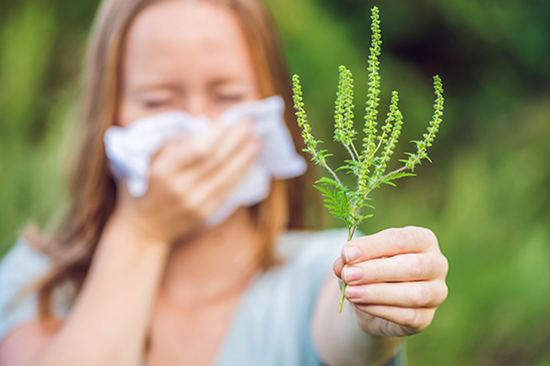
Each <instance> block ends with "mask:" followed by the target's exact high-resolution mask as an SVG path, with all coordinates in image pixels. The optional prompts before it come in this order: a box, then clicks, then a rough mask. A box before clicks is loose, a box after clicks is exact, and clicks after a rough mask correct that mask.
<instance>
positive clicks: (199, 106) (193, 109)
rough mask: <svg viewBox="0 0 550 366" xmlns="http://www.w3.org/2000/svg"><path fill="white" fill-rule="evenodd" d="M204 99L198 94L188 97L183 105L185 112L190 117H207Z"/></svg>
mask: <svg viewBox="0 0 550 366" xmlns="http://www.w3.org/2000/svg"><path fill="white" fill-rule="evenodd" d="M206 102H207V100H206V98H205V97H204V96H202V95H200V94H198V93H197V94H192V95H189V96H188V98H187V100H186V103H185V111H186V112H187V113H189V114H190V115H192V116H200V115H208V111H207V108H206Z"/></svg>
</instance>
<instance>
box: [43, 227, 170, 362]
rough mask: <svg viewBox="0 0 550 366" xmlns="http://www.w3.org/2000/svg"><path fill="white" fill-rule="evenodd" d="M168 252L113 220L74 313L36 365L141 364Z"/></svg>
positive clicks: (163, 244) (100, 244) (102, 239)
mask: <svg viewBox="0 0 550 366" xmlns="http://www.w3.org/2000/svg"><path fill="white" fill-rule="evenodd" d="M168 250H169V247H168V245H166V244H165V243H161V242H152V241H151V240H150V239H146V238H144V237H140V235H138V233H136V232H135V231H134V230H132V228H131V227H130V226H128V225H126V224H125V223H124V221H123V220H121V218H120V217H113V219H112V220H111V221H110V222H109V224H108V225H107V227H106V229H105V231H104V234H103V236H102V238H101V240H100V243H99V246H98V248H97V250H96V253H95V256H94V259H93V261H92V266H91V269H90V272H89V273H88V276H87V279H86V281H85V283H84V286H83V288H82V290H81V292H80V294H79V296H78V298H77V299H76V301H75V304H74V306H73V308H72V310H71V313H70V314H69V316H68V317H67V319H66V320H65V322H64V325H63V327H62V329H61V331H60V332H59V333H58V334H57V335H56V336H55V337H54V338H53V340H52V342H51V343H50V345H49V346H48V347H47V349H46V350H45V352H44V353H43V356H42V357H41V358H40V360H39V362H37V364H38V365H40V366H46V365H56V366H61V365H80V366H85V365H132V366H135V365H138V364H139V363H140V362H141V358H142V357H143V354H142V350H143V344H144V340H145V334H146V331H147V326H148V322H149V318H150V314H151V310H152V307H153V305H154V300H155V298H156V292H157V288H158V283H159V281H160V278H161V276H162V273H163V269H164V265H165V262H166V257H167V255H168Z"/></svg>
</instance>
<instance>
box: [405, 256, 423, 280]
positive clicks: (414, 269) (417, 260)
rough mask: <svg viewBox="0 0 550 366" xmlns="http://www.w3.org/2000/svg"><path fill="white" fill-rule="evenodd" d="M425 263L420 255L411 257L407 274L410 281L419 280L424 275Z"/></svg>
mask: <svg viewBox="0 0 550 366" xmlns="http://www.w3.org/2000/svg"><path fill="white" fill-rule="evenodd" d="M425 265H426V264H425V261H424V259H423V258H422V256H420V255H414V256H411V258H410V259H409V270H408V272H409V273H408V274H409V277H410V278H411V279H421V278H422V277H423V274H424V266H425Z"/></svg>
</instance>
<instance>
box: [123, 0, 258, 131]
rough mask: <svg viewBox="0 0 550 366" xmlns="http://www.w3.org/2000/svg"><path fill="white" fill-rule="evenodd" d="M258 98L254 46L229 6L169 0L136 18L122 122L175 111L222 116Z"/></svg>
mask: <svg viewBox="0 0 550 366" xmlns="http://www.w3.org/2000/svg"><path fill="white" fill-rule="evenodd" d="M257 99H260V93H259V90H258V84H257V80H256V74H255V71H254V68H253V64H252V60H251V56H250V53H249V50H248V46H247V43H246V41H245V38H244V35H243V34H242V31H241V29H240V27H239V25H238V23H237V21H236V19H235V18H234V16H233V15H232V13H231V12H230V11H229V10H228V9H225V8H223V7H222V6H220V5H216V4H212V3H209V2H187V1H166V2H161V3H158V4H155V5H152V6H150V7H149V8H147V9H145V10H144V11H142V12H141V13H140V14H139V15H138V16H137V17H136V19H135V20H134V22H133V23H132V26H131V27H130V29H129V33H128V36H127V43H126V49H125V50H124V54H123V61H122V94H121V101H120V103H121V104H120V106H119V107H120V108H119V113H118V121H117V124H119V125H120V126H123V127H124V126H127V125H128V124H130V123H132V122H133V121H135V120H136V119H138V118H141V117H145V116H149V115H152V114H157V113H160V112H166V111H170V110H184V111H186V112H188V113H190V114H192V115H206V116H207V117H210V118H216V117H218V116H219V115H220V114H221V112H223V111H224V110H225V109H227V108H228V107H230V106H232V105H235V104H238V103H242V102H245V101H250V100H257Z"/></svg>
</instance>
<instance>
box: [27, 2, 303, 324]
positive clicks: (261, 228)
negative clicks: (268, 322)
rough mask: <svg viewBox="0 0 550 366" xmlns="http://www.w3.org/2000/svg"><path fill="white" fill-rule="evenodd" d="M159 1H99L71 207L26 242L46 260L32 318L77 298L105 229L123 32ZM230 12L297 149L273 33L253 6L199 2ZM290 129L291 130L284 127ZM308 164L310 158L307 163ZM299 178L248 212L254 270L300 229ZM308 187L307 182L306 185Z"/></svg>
mask: <svg viewBox="0 0 550 366" xmlns="http://www.w3.org/2000/svg"><path fill="white" fill-rule="evenodd" d="M158 1H159V0H105V1H104V2H103V3H102V4H101V7H100V9H99V12H98V15H97V18H96V20H95V24H94V27H93V30H92V33H91V38H90V40H89V44H88V50H87V54H86V59H85V65H84V72H83V78H82V84H81V91H80V99H79V102H78V105H77V106H78V118H77V123H78V125H77V126H76V127H77V128H75V131H76V133H77V136H76V137H74V138H75V139H76V141H77V148H78V150H77V154H76V156H75V158H74V161H73V163H72V164H71V168H70V170H69V172H70V177H69V178H70V179H69V193H70V206H69V209H68V212H67V213H66V215H65V218H64V220H63V221H62V222H61V224H60V225H59V226H58V228H57V230H56V231H55V232H54V234H53V235H51V236H50V237H45V236H40V235H39V236H37V235H27V240H28V241H29V242H30V244H31V245H33V246H35V247H37V248H38V249H39V250H40V251H42V252H43V253H44V254H46V255H47V256H48V257H49V259H50V261H51V267H50V271H49V272H48V273H47V274H46V275H45V276H44V277H42V278H41V279H40V281H39V282H38V283H37V291H38V312H39V315H40V317H41V318H42V319H44V318H47V317H49V316H51V315H52V308H51V303H52V295H53V293H54V291H55V290H56V289H57V288H59V287H60V286H61V285H63V284H69V285H71V287H72V288H73V289H74V295H75V296H76V294H78V292H79V290H80V288H81V286H82V284H83V282H84V280H85V278H86V275H87V273H88V270H89V267H90V263H91V260H92V257H93V254H94V252H95V249H96V247H97V245H98V242H99V239H100V237H101V235H102V232H103V229H104V227H105V224H106V223H107V221H108V219H109V217H110V215H111V213H112V212H113V209H114V206H115V202H116V196H117V186H116V185H115V182H114V181H113V179H112V177H111V175H110V172H109V168H108V161H107V157H106V155H105V151H104V145H103V135H104V133H105V131H106V129H107V128H108V127H109V126H111V125H113V124H114V121H115V118H116V114H117V105H118V99H119V94H120V85H119V80H120V77H119V72H120V67H121V66H120V63H121V56H122V51H123V46H124V42H125V38H126V33H127V32H128V29H129V27H130V24H131V23H132V21H133V19H134V18H135V17H136V15H137V14H138V13H139V12H141V11H142V10H143V9H145V8H146V7H147V6H150V5H151V4H154V3H156V2H158ZM206 1H210V2H212V3H216V4H220V5H222V6H225V7H226V8H228V9H230V10H231V11H232V12H233V14H234V15H235V16H236V19H237V21H238V22H239V24H240V26H241V28H242V30H243V33H244V35H245V37H246V40H247V42H248V46H249V50H250V52H251V56H252V60H253V64H254V67H255V71H256V73H257V75H258V80H259V88H260V92H261V94H262V95H263V96H264V97H266V96H270V95H275V94H276V95H281V96H282V97H283V98H284V100H285V103H286V106H287V108H286V112H285V113H286V114H285V120H286V121H287V126H288V128H289V130H290V131H291V134H292V136H293V139H294V142H295V144H296V146H297V149H298V150H299V151H301V148H302V141H301V138H300V134H299V131H298V129H297V127H296V124H295V123H294V121H295V120H294V115H293V111H292V108H291V105H292V98H291V95H290V90H291V87H290V85H289V76H288V73H287V71H286V69H285V65H284V61H283V58H282V54H281V51H280V47H279V42H278V39H277V37H276V34H275V31H274V28H273V26H272V25H271V21H270V19H269V16H268V14H267V12H266V11H265V9H264V7H263V5H262V4H261V2H260V0H206ZM289 122H290V123H289ZM306 160H309V159H306ZM305 179H306V180H308V181H309V180H310V179H309V178H306V177H299V178H296V179H292V180H287V181H282V180H279V181H273V184H272V189H271V193H270V195H269V197H268V198H267V199H266V200H265V201H263V202H261V203H259V204H258V205H256V206H254V207H252V208H251V213H252V214H253V217H254V218H255V223H256V228H257V233H258V235H259V236H260V237H261V238H262V245H261V246H260V247H259V250H258V253H257V256H256V257H257V265H258V267H259V268H262V269H266V268H269V267H270V266H272V265H273V264H274V263H275V259H276V258H275V255H274V242H275V239H276V237H277V236H278V235H279V234H280V233H281V232H282V231H283V230H284V229H285V228H288V229H301V228H304V226H305V220H304V202H303V200H304V196H305V195H304V191H303V190H304V189H305V187H306V186H309V185H307V184H306V183H305V182H304V180H305ZM308 183H309V182H308Z"/></svg>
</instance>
